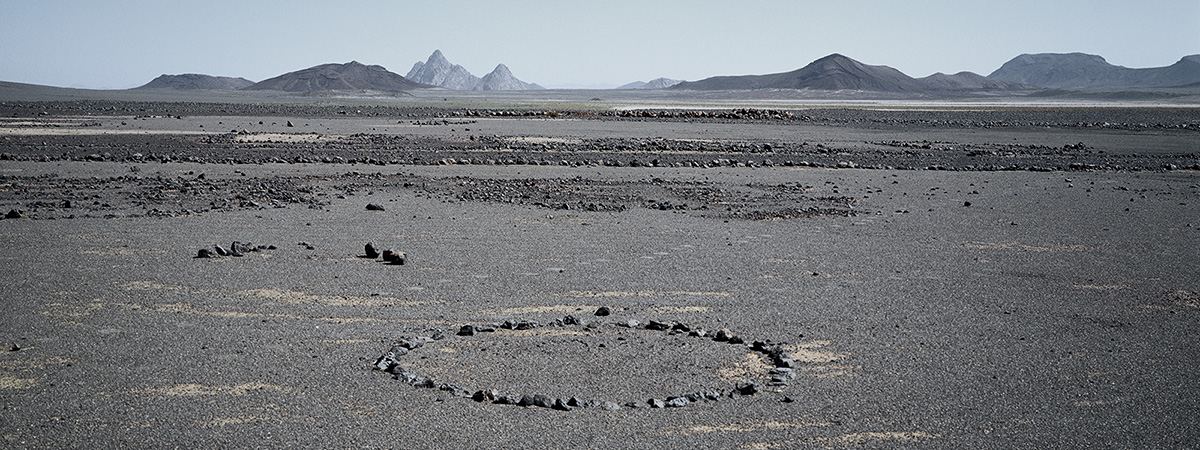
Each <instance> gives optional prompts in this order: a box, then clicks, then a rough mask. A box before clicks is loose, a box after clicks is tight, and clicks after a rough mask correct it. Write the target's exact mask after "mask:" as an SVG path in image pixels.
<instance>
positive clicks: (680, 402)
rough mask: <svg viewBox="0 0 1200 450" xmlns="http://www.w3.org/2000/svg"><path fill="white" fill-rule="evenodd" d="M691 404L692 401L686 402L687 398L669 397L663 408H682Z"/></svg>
mask: <svg viewBox="0 0 1200 450" xmlns="http://www.w3.org/2000/svg"><path fill="white" fill-rule="evenodd" d="M691 403H692V401H691V400H688V398H687V397H671V398H668V399H667V401H666V403H665V406H666V407H667V408H682V407H684V406H687V405H690V404H691Z"/></svg>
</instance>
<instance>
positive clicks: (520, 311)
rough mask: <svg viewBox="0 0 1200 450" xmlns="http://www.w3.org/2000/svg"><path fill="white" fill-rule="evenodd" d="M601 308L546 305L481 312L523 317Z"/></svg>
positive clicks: (580, 311)
mask: <svg viewBox="0 0 1200 450" xmlns="http://www.w3.org/2000/svg"><path fill="white" fill-rule="evenodd" d="M596 308H599V307H598V306H595V305H546V306H518V307H513V308H502V309H485V310H483V311H481V312H482V313H484V314H491V315H498V316H522V315H526V314H550V313H554V314H562V313H566V314H571V313H583V312H589V313H590V312H591V311H595V310H596Z"/></svg>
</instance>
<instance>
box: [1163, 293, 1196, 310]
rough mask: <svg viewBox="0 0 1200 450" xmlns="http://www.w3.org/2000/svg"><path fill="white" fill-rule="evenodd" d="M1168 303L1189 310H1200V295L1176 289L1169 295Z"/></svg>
mask: <svg viewBox="0 0 1200 450" xmlns="http://www.w3.org/2000/svg"><path fill="white" fill-rule="evenodd" d="M1167 301H1169V302H1171V303H1174V304H1176V305H1181V306H1187V307H1189V308H1200V294H1197V293H1195V292H1192V291H1185V290H1182V289H1176V290H1174V291H1171V292H1168V293H1167Z"/></svg>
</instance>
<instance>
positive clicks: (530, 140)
mask: <svg viewBox="0 0 1200 450" xmlns="http://www.w3.org/2000/svg"><path fill="white" fill-rule="evenodd" d="M507 140H508V142H510V143H525V144H571V145H579V144H582V143H583V140H581V139H571V138H556V137H541V136H516V137H511V138H508V139H507Z"/></svg>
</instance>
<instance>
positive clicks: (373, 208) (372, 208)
mask: <svg viewBox="0 0 1200 450" xmlns="http://www.w3.org/2000/svg"><path fill="white" fill-rule="evenodd" d="M383 210H384V209H383V206H382V205H376V204H374V203H367V211H383Z"/></svg>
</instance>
